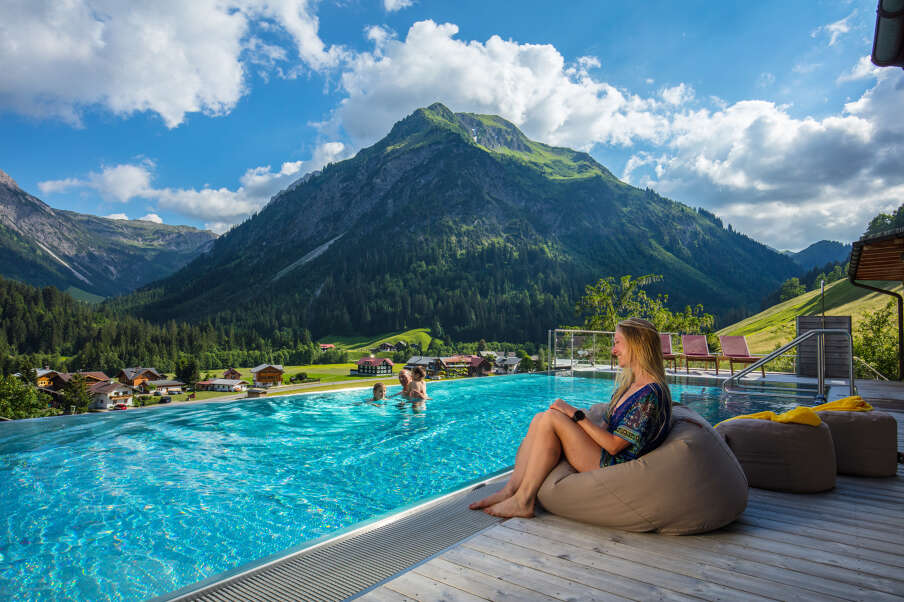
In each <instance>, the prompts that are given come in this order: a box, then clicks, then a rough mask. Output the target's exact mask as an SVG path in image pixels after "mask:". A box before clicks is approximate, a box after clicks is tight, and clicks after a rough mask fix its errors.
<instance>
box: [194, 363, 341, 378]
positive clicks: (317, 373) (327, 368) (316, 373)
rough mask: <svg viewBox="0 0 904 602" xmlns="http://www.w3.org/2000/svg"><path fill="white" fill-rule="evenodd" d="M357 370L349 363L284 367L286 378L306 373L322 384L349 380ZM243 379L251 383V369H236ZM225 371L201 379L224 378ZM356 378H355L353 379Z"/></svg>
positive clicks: (206, 371)
mask: <svg viewBox="0 0 904 602" xmlns="http://www.w3.org/2000/svg"><path fill="white" fill-rule="evenodd" d="M353 368H355V364H354V363H352V362H349V363H347V364H310V365H308V366H283V369H284V370H285V371H286V376H295V375H296V374H298V373H299V372H305V373H307V375H308V378H319V379H320V380H321V381H322V382H333V381H337V380H347V379H348V378H349V375H348V372H349V370H351V369H353ZM236 370H238V371H239V374H241V375H242V379H243V380H246V381H248V382H249V383H250V382H251V368H250V367H248V368H236ZM223 372H225V370H224V369H220V370H203V371H201V378H204V377H205V376H206V375H207V374H208V373H209V374H210V377H211V378H223ZM351 378H355V377H351Z"/></svg>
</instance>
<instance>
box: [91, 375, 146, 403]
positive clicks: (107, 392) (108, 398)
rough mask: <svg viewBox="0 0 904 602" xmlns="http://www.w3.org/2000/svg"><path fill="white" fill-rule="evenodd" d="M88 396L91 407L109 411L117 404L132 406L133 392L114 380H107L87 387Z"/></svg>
mask: <svg viewBox="0 0 904 602" xmlns="http://www.w3.org/2000/svg"><path fill="white" fill-rule="evenodd" d="M88 394H89V395H91V399H92V407H94V408H95V409H99V410H109V409H110V408H112V407H113V406H115V405H116V404H118V403H124V404H125V405H127V406H130V405H132V399H133V396H134V394H135V390H134V389H133V388H132V387H130V386H129V385H126V384H123V383H120V382H116V381H115V380H108V381H106V382H99V383H94V384H92V385H91V386H90V387H88Z"/></svg>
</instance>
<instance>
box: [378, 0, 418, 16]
mask: <svg viewBox="0 0 904 602" xmlns="http://www.w3.org/2000/svg"><path fill="white" fill-rule="evenodd" d="M412 4H414V0H383V8H384V9H386V12H388V13H391V12H394V11H397V10H402V9H403V8H408V7H409V6H411V5H412Z"/></svg>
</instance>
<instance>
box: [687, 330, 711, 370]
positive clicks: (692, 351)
mask: <svg viewBox="0 0 904 602" xmlns="http://www.w3.org/2000/svg"><path fill="white" fill-rule="evenodd" d="M681 346H682V347H683V348H684V371H685V372H690V363H691V362H706V363H709V362H712V363H713V364H715V366H716V374H718V373H719V356H718V355H713V354H712V353H710V352H709V345H707V344H706V336H704V335H702V334H683V335H681Z"/></svg>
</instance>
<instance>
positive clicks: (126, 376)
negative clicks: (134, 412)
mask: <svg viewBox="0 0 904 602" xmlns="http://www.w3.org/2000/svg"><path fill="white" fill-rule="evenodd" d="M162 379H163V375H162V374H160V373H159V372H157V370H155V369H154V368H141V367H135V368H123V369H122V370H120V371H119V374H117V375H116V380H118V381H119V382H121V383H123V384H125V385H129V386H132V387H140V386H141V385H142V383H145V382H147V381H149V380H162Z"/></svg>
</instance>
